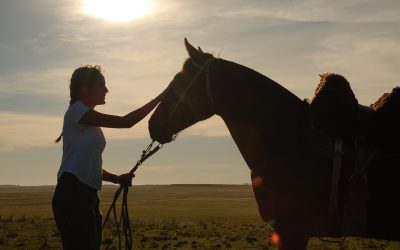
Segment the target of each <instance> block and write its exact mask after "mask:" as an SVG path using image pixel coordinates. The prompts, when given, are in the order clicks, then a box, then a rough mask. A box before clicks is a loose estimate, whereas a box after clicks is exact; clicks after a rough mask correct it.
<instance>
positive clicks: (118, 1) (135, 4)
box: [81, 0, 152, 22]
mask: <svg viewBox="0 0 400 250" xmlns="http://www.w3.org/2000/svg"><path fill="white" fill-rule="evenodd" d="M81 10H82V12H83V13H84V14H87V15H90V16H94V17H97V18H101V19H106V20H110V21H114V22H129V21H132V20H134V19H138V18H142V17H144V16H147V15H149V14H151V11H152V1H151V0H84V2H83V6H82V9H81Z"/></svg>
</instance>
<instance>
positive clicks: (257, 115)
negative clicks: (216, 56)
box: [211, 61, 305, 150]
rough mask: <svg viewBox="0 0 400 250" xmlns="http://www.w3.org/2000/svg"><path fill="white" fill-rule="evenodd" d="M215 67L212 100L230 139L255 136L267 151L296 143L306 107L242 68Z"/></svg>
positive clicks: (221, 65) (265, 79) (268, 80)
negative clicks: (274, 147)
mask: <svg viewBox="0 0 400 250" xmlns="http://www.w3.org/2000/svg"><path fill="white" fill-rule="evenodd" d="M217 67H218V70H217V71H216V72H217V73H215V74H214V75H212V76H211V79H212V80H213V90H214V96H215V98H214V99H215V103H216V107H217V110H218V115H220V116H221V117H222V118H223V119H224V121H225V123H226V124H227V126H228V128H229V129H230V131H231V134H232V136H237V137H238V138H239V137H240V138H241V137H251V136H252V135H253V134H254V133H255V134H254V136H256V137H258V138H260V140H261V142H260V144H264V147H265V148H266V149H267V150H268V147H269V148H270V149H271V146H268V145H274V146H279V144H282V143H284V144H287V143H290V144H293V141H294V140H297V139H298V138H297V137H298V136H300V134H301V133H302V131H301V130H302V128H303V126H304V121H305V112H304V111H305V105H304V104H303V102H302V101H301V100H300V99H299V98H298V97H296V96H295V95H294V94H292V93H291V92H289V91H288V90H287V89H285V88H284V87H282V86H281V85H279V84H278V83H276V82H274V81H273V80H271V79H269V78H268V77H266V76H264V75H261V74H260V73H257V72H256V71H254V70H252V69H249V68H246V67H244V66H241V65H238V64H235V63H232V62H227V61H224V62H223V63H221V64H219V65H218V66H217ZM237 127H240V129H237ZM246 133H249V135H246ZM238 141H240V140H238ZM241 144H243V146H244V147H246V143H245V142H243V143H241ZM238 146H239V145H238Z"/></svg>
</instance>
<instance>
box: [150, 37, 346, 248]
mask: <svg viewBox="0 0 400 250" xmlns="http://www.w3.org/2000/svg"><path fill="white" fill-rule="evenodd" d="M185 45H186V49H187V51H188V53H189V55H190V58H189V59H187V60H186V62H185V63H184V66H183V69H182V71H181V72H179V73H178V74H176V75H175V77H174V79H173V81H172V82H171V84H170V89H169V91H168V92H167V94H166V96H165V97H164V100H163V101H162V103H161V104H160V105H159V106H158V107H157V109H156V111H155V112H154V114H153V115H152V117H151V118H150V121H149V130H150V135H151V138H152V139H153V140H156V141H158V142H160V143H168V142H171V141H172V140H173V138H174V135H175V134H177V133H178V132H180V131H182V130H184V129H185V128H188V127H190V126H191V125H193V124H195V123H197V122H199V121H202V120H205V119H208V118H210V117H211V116H213V115H214V114H217V115H219V116H220V117H221V118H222V119H223V120H224V122H225V124H226V126H227V127H228V129H229V132H230V134H231V136H232V137H233V139H234V141H235V143H236V145H237V146H238V148H239V150H240V152H241V154H242V156H243V157H244V159H245V161H246V163H247V165H248V167H249V168H250V170H251V179H252V186H253V191H254V195H255V198H256V201H257V204H258V209H259V213H260V215H261V217H262V219H263V220H264V221H266V222H271V221H273V225H274V228H275V230H276V232H277V233H278V234H279V235H280V244H279V246H280V248H281V249H305V248H306V246H307V241H308V238H309V237H310V236H334V237H337V236H341V235H343V233H342V231H341V227H342V224H341V221H340V220H338V219H337V216H332V215H330V214H329V213H328V203H329V197H330V194H331V177H332V159H325V158H323V157H318V156H316V155H315V154H313V153H312V152H311V151H310V149H309V147H306V146H305V142H304V141H305V140H304V131H306V130H307V127H308V124H309V122H308V103H305V102H304V101H302V100H301V99H299V98H298V97H296V96H295V95H294V94H292V93H291V92H289V91H288V90H287V89H285V88H284V87H282V86H281V85H279V84H278V83H276V82H275V81H273V80H271V79H269V78H268V77H266V76H264V75H262V74H260V73H257V72H255V71H254V70H252V69H249V68H246V67H244V66H242V65H239V64H236V63H233V62H229V61H226V60H223V59H217V58H214V57H213V56H212V55H211V54H208V53H204V52H203V51H202V50H201V49H200V48H198V49H196V48H194V47H193V46H192V45H190V44H189V43H188V42H187V40H186V39H185ZM348 162H350V163H351V162H354V159H353V158H351V157H350V158H349V159H343V164H348Z"/></svg>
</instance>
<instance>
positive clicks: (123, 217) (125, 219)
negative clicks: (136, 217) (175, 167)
mask: <svg viewBox="0 0 400 250" xmlns="http://www.w3.org/2000/svg"><path fill="white" fill-rule="evenodd" d="M153 143H154V141H152V142H151V143H150V145H149V146H147V148H146V150H143V152H142V155H141V156H140V159H139V160H138V161H137V162H136V164H135V166H134V167H133V168H132V170H131V171H129V174H130V175H131V176H133V174H134V173H135V171H136V170H137V169H138V168H139V166H140V165H142V163H143V162H144V161H145V160H147V159H148V158H149V157H150V156H152V155H153V154H154V153H156V152H157V151H158V150H160V149H161V148H162V147H163V145H162V144H158V145H157V146H156V147H155V148H153V149H152V147H153ZM128 191H129V187H128V186H119V188H118V189H117V191H116V192H115V194H114V199H113V201H112V203H111V205H110V208H109V209H108V212H107V215H106V217H105V218H104V222H103V225H102V227H101V230H102V231H103V230H104V228H105V226H106V224H107V221H108V218H109V217H110V214H111V211H113V214H114V222H115V225H116V226H117V232H116V234H114V237H113V238H112V240H111V242H110V243H108V245H107V247H106V249H109V247H110V246H111V244H112V242H113V241H114V239H115V237H116V236H117V235H118V246H119V248H118V249H122V248H121V243H122V241H121V232H120V227H121V223H122V232H123V235H124V237H125V249H126V250H131V249H132V245H133V239H132V230H131V222H130V220H129V212H128ZM121 192H123V195H122V204H121V206H122V207H121V213H120V217H119V220H118V218H117V209H116V203H117V200H118V198H119V196H120V194H121Z"/></svg>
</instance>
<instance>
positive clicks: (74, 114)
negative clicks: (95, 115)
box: [57, 101, 106, 190]
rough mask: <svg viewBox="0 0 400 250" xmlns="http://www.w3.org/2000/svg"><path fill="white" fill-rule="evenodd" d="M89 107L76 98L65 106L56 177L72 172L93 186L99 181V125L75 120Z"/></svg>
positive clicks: (97, 186) (102, 144)
mask: <svg viewBox="0 0 400 250" xmlns="http://www.w3.org/2000/svg"><path fill="white" fill-rule="evenodd" d="M88 110H90V107H88V106H86V105H84V104H83V103H82V102H80V101H76V102H75V103H73V104H72V105H70V106H69V108H68V110H67V112H66V113H65V116H64V126H63V156H62V162H61V166H60V170H59V171H58V174H57V178H60V176H61V175H62V173H64V172H69V173H72V174H74V175H75V176H76V177H77V178H78V179H79V180H80V181H81V182H83V183H84V184H86V185H88V186H90V187H92V188H94V189H96V190H100V189H101V184H102V179H103V178H102V175H103V169H102V163H103V160H102V157H101V155H102V153H103V150H104V147H105V144H106V141H105V138H104V135H103V132H102V130H101V128H100V127H94V126H89V125H85V124H79V120H80V119H81V118H82V116H83V115H84V114H85V113H86V112H87V111H88Z"/></svg>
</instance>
